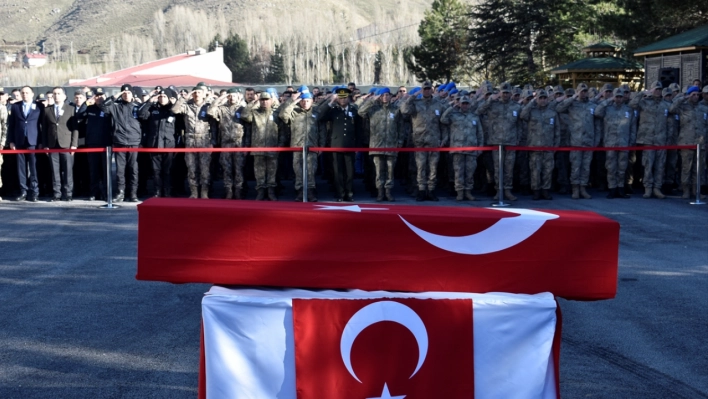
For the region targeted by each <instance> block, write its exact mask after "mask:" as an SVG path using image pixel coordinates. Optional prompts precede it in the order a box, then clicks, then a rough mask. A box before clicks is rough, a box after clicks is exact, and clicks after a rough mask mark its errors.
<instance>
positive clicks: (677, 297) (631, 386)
mask: <svg viewBox="0 0 708 399" xmlns="http://www.w3.org/2000/svg"><path fill="white" fill-rule="evenodd" d="M324 186H325V185H324V184H322V182H320V183H319V187H324ZM357 188H359V190H358V192H363V188H362V187H361V182H360V181H359V180H358V181H357ZM322 191H325V190H322ZM591 193H592V194H595V198H594V199H592V200H572V199H570V197H569V196H560V195H555V198H554V200H553V201H532V200H531V198H530V197H529V196H521V197H520V199H519V200H518V201H516V202H515V203H514V206H515V207H527V208H535V209H551V210H552V209H564V210H565V209H568V210H585V211H594V212H597V213H599V214H601V215H604V216H607V217H609V218H611V219H614V220H617V221H618V222H619V223H620V224H621V234H620V259H619V290H618V295H617V298H615V299H613V300H607V301H597V302H575V301H565V300H560V301H559V302H560V305H561V308H562V311H563V343H562V354H561V392H562V396H563V397H564V398H608V399H610V398H611V399H617V398H642V399H651V398H662V399H663V398H686V399H697V398H708V355H707V353H706V350H707V349H708V312H707V311H706V309H708V240H707V239H706V238H707V237H706V234H707V232H708V229H707V228H706V227H708V205H701V206H693V205H689V204H688V203H687V201H685V200H681V199H678V198H675V197H674V198H667V199H665V200H656V199H651V200H645V199H642V198H641V196H640V195H634V196H633V198H631V199H624V200H623V199H614V200H608V199H605V198H604V193H598V192H591ZM395 194H396V196H397V199H398V201H397V203H403V204H420V205H421V206H464V207H467V206H474V207H486V206H489V205H490V204H491V202H492V201H491V198H488V197H480V198H478V201H475V202H462V203H458V202H456V201H454V198H453V197H451V196H446V194H444V193H442V192H441V193H439V195H440V199H441V200H440V202H437V203H433V202H423V203H417V202H415V201H414V200H413V199H412V198H410V197H409V196H407V195H406V194H405V193H404V192H403V189H402V188H400V187H397V188H396V189H395ZM293 197H294V195H293V193H292V190H291V189H289V190H288V191H287V194H286V198H287V199H291V198H293ZM320 198H321V200H327V199H329V200H331V198H332V195H331V194H329V193H326V192H325V193H320ZM357 200H358V202H372V201H373V199H372V198H370V197H369V196H368V195H366V196H365V195H363V194H360V195H358V196H357ZM98 205H100V203H96V202H88V201H82V200H74V201H73V202H71V203H67V202H59V203H48V202H39V203H27V202H22V203H18V202H13V201H8V200H5V201H3V202H0V221H1V222H0V398H23V399H27V398H91V399H94V398H170V399H173V398H194V397H196V392H197V388H196V387H197V376H198V360H199V336H200V335H199V332H200V316H201V309H200V301H201V298H202V294H203V293H204V292H206V291H207V290H208V289H209V286H208V285H203V284H185V285H173V284H168V283H153V282H143V281H136V280H135V271H136V253H137V212H136V208H135V207H136V205H135V204H127V203H124V204H121V208H119V209H114V210H102V209H98V208H97V206H98Z"/></svg>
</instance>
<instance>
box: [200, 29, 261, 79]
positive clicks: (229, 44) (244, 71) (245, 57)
mask: <svg viewBox="0 0 708 399" xmlns="http://www.w3.org/2000/svg"><path fill="white" fill-rule="evenodd" d="M219 38H220V37H219V35H217V36H216V37H215V38H214V40H212V42H215V41H216V40H217V39H219ZM223 45H224V64H226V66H227V67H229V69H230V70H231V73H232V76H233V78H232V80H233V81H234V82H249V83H250V82H260V81H261V80H262V78H261V77H260V76H259V72H258V70H257V68H256V67H255V63H254V62H253V60H252V59H251V56H250V55H249V52H248V44H247V43H246V41H245V40H243V39H241V37H239V35H238V34H235V33H231V34H230V35H229V37H227V38H226V40H224V43H223Z"/></svg>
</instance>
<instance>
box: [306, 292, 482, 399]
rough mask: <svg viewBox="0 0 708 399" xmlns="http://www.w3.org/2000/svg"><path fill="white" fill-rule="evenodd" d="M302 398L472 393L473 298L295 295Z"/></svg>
mask: <svg viewBox="0 0 708 399" xmlns="http://www.w3.org/2000/svg"><path fill="white" fill-rule="evenodd" d="M293 323H294V332H295V369H296V373H295V374H296V381H297V382H296V383H297V397H298V399H322V398H346V399H349V398H351V399H369V398H370V399H378V398H389V397H390V398H402V397H403V396H404V395H405V398H406V399H430V398H446V399H462V398H465V399H469V398H473V397H474V364H473V363H474V362H473V359H474V356H473V346H474V344H473V342H474V341H473V325H472V300H471V299H400V298H399V299H376V300H346V299H335V300H331V299H324V300H322V299H294V300H293Z"/></svg>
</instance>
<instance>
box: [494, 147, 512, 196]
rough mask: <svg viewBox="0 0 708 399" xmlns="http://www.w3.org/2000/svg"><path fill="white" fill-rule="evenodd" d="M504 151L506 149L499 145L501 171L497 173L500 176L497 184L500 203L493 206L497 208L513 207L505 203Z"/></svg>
mask: <svg viewBox="0 0 708 399" xmlns="http://www.w3.org/2000/svg"><path fill="white" fill-rule="evenodd" d="M503 151H504V147H503V146H502V145H501V144H499V171H498V172H497V174H498V175H499V179H498V180H499V181H498V182H497V193H498V194H499V202H497V203H496V204H492V206H493V207H495V208H500V207H505V206H509V205H511V204H507V203H506V202H504V161H503V158H502V152H503Z"/></svg>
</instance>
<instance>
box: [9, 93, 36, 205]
mask: <svg viewBox="0 0 708 399" xmlns="http://www.w3.org/2000/svg"><path fill="white" fill-rule="evenodd" d="M23 104H24V103H23V102H18V103H15V104H12V106H11V107H10V115H9V116H8V120H7V142H8V144H10V143H11V144H14V145H15V148H16V149H18V150H34V149H36V148H37V145H38V144H41V142H40V141H39V140H40V131H41V119H42V118H41V115H42V110H43V106H42V105H41V104H36V103H30V104H29V107H28V113H27V115H25V113H24V107H23ZM17 176H18V179H19V181H20V190H21V191H22V194H23V195H24V194H28V191H29V195H31V196H34V197H35V198H36V197H37V196H39V183H38V181H37V157H36V155H35V154H17ZM28 180H29V187H27V181H28Z"/></svg>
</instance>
